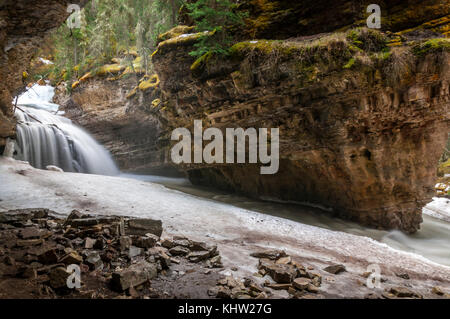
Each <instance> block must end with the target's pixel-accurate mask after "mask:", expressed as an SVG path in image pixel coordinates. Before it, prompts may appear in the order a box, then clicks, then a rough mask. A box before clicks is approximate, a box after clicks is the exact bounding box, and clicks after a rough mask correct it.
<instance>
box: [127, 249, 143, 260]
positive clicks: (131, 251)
mask: <svg viewBox="0 0 450 319" xmlns="http://www.w3.org/2000/svg"><path fill="white" fill-rule="evenodd" d="M143 253H144V251H143V249H142V248H139V247H136V246H131V247H130V248H129V249H128V257H129V258H130V259H131V258H134V257H137V256H140V255H142V254H143Z"/></svg>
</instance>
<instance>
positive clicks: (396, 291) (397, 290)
mask: <svg viewBox="0 0 450 319" xmlns="http://www.w3.org/2000/svg"><path fill="white" fill-rule="evenodd" d="M389 293H391V294H393V295H394V296H396V297H398V298H422V296H421V295H419V294H418V293H416V292H414V291H412V290H409V289H408V288H405V287H392V288H391V289H390V290H389Z"/></svg>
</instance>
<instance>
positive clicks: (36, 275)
mask: <svg viewBox="0 0 450 319" xmlns="http://www.w3.org/2000/svg"><path fill="white" fill-rule="evenodd" d="M58 216H59V214H58V213H56V212H53V211H50V210H48V209H43V208H38V209H19V210H13V211H7V212H3V213H1V214H0V247H1V250H0V257H1V258H0V261H1V262H0V276H1V279H2V280H1V283H0V298H207V297H212V298H226V299H229V298H237V299H251V298H256V299H262V298H263V299H265V298H270V297H275V296H277V295H276V292H277V291H287V293H288V294H287V295H286V297H287V298H314V299H315V298H323V297H326V296H327V294H326V292H322V291H321V284H322V275H321V274H320V273H319V272H318V271H315V270H314V267H311V266H306V267H305V266H304V265H303V264H301V263H300V261H298V260H296V259H294V258H292V257H290V256H288V255H287V254H286V253H285V252H284V251H277V250H266V251H258V252H255V253H252V254H251V255H252V257H254V258H257V259H259V263H258V272H257V273H255V274H254V275H253V276H250V277H245V278H234V277H233V276H223V275H222V274H220V273H219V270H221V269H222V268H223V264H222V262H221V257H220V254H219V251H218V250H217V246H215V245H210V244H208V243H204V242H197V241H192V240H189V239H188V238H186V237H180V236H174V237H173V238H161V237H160V236H161V234H162V232H163V229H162V223H161V221H158V220H152V219H134V218H124V217H119V216H98V215H97V216H92V215H87V214H83V213H80V212H79V211H76V210H74V211H72V212H71V213H70V215H69V216H68V217H67V218H59V217H58ZM73 265H77V266H78V267H79V269H80V270H81V274H80V283H81V285H80V287H79V288H78V289H77V288H76V287H75V289H71V288H69V287H68V282H72V283H75V279H74V278H75V277H73V276H72V277H71V275H72V270H70V268H68V267H71V266H73ZM232 269H234V267H232ZM323 271H324V272H325V273H327V274H332V275H335V276H337V275H338V274H340V273H342V272H345V271H346V268H345V266H344V265H330V266H328V267H326V268H324V269H323ZM369 275H370V273H366V274H362V275H361V279H360V284H361V285H362V286H363V285H365V284H364V278H366V277H368V276H369ZM398 276H399V277H402V278H404V279H405V280H407V279H409V276H408V275H407V274H399V275H398ZM181 278H183V279H182V280H180V279H181ZM326 280H331V277H329V276H328V277H326ZM338 280H339V279H338ZM262 281H263V282H262ZM261 282H262V284H261ZM406 286H407V285H405V286H403V287H402V286H398V287H392V288H390V289H389V290H386V291H385V292H383V293H382V294H381V295H376V294H367V295H366V296H365V297H366V298H381V297H383V298H422V297H423V296H422V295H420V294H419V293H416V292H415V291H413V290H411V289H409V288H407V287H406ZM72 288H73V287H72ZM432 293H433V294H434V295H435V297H443V298H450V294H448V293H446V292H444V290H443V289H442V288H440V287H434V288H433V290H432Z"/></svg>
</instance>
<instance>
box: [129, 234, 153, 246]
mask: <svg viewBox="0 0 450 319" xmlns="http://www.w3.org/2000/svg"><path fill="white" fill-rule="evenodd" d="M158 240H159V237H158V236H156V235H153V234H150V233H149V234H147V235H146V236H132V243H133V245H134V246H136V247H140V248H151V247H154V246H155V245H156V242H157V241H158Z"/></svg>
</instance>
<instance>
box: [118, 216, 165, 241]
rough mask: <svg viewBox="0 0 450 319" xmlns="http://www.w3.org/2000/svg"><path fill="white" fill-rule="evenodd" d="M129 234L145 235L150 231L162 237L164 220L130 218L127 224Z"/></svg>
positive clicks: (126, 228)
mask: <svg viewBox="0 0 450 319" xmlns="http://www.w3.org/2000/svg"><path fill="white" fill-rule="evenodd" d="M125 233H126V234H127V235H139V236H144V235H146V234H148V233H150V234H153V235H156V236H158V238H159V237H161V234H162V222H161V221H160V220H154V219H130V220H129V221H128V223H127V224H126V225H125Z"/></svg>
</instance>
